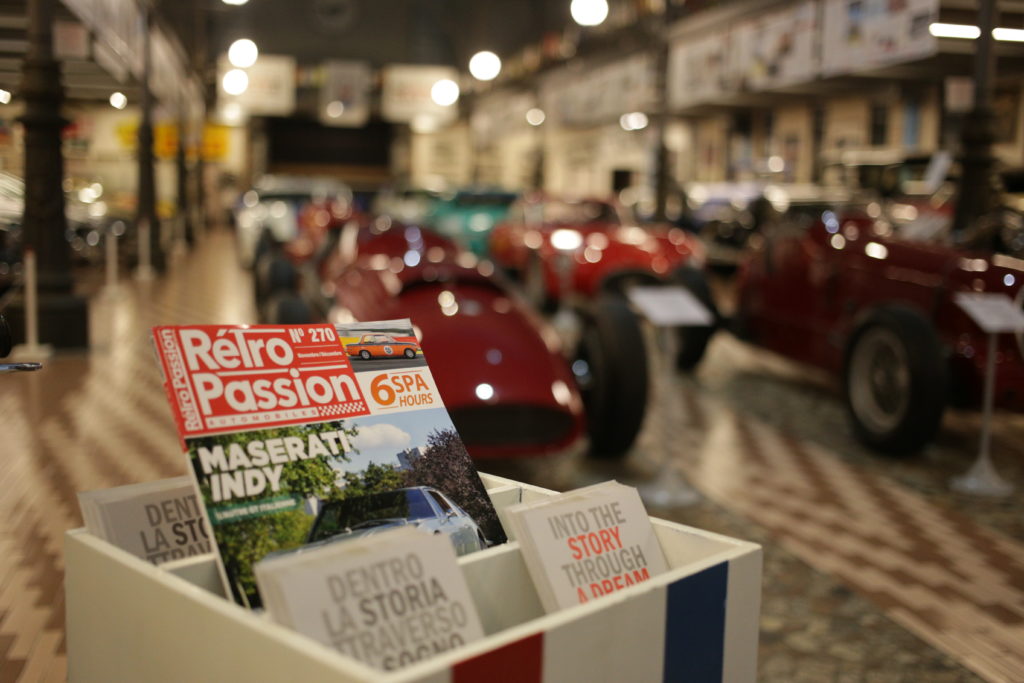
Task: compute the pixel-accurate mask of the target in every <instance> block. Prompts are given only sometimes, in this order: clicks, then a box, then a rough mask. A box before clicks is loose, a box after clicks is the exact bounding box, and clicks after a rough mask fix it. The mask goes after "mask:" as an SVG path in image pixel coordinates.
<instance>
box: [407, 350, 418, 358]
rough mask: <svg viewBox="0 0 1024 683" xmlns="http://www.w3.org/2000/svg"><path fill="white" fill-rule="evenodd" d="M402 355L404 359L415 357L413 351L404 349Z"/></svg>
mask: <svg viewBox="0 0 1024 683" xmlns="http://www.w3.org/2000/svg"><path fill="white" fill-rule="evenodd" d="M404 353H405V357H406V358H415V357H416V352H415V351H413V350H412V349H406V350H405V352H404Z"/></svg>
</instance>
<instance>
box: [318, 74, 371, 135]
mask: <svg viewBox="0 0 1024 683" xmlns="http://www.w3.org/2000/svg"><path fill="white" fill-rule="evenodd" d="M372 77H373V74H372V72H371V71H370V65H369V64H366V63H365V62H342V61H327V62H324V64H323V82H322V83H321V84H320V107H319V118H320V122H321V123H323V124H324V125H326V126H345V127H349V128H361V127H363V126H364V125H366V122H367V121H368V120H369V119H370V81H371V78H372Z"/></svg>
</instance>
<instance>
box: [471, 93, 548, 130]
mask: <svg viewBox="0 0 1024 683" xmlns="http://www.w3.org/2000/svg"><path fill="white" fill-rule="evenodd" d="M536 106H537V99H536V98H535V97H534V96H533V95H532V94H531V93H529V92H510V91H503V90H499V91H493V92H490V93H487V94H485V95H483V96H481V97H480V98H479V99H478V100H477V103H476V105H475V106H474V107H473V114H472V116H470V119H469V125H470V128H471V129H472V130H473V135H475V136H476V137H477V138H478V139H482V140H483V139H490V138H493V137H498V136H501V135H504V134H508V133H512V132H515V131H517V130H524V129H528V128H529V127H530V124H529V123H528V122H527V120H526V113H527V112H528V111H530V110H531V109H532V108H534V107H536Z"/></svg>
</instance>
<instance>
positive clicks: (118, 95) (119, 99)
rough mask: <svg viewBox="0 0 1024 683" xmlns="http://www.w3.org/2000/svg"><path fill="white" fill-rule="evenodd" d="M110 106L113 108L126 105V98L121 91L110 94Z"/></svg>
mask: <svg viewBox="0 0 1024 683" xmlns="http://www.w3.org/2000/svg"><path fill="white" fill-rule="evenodd" d="M110 106H111V107H113V108H114V109H124V108H125V107H126V106H128V98H127V97H125V95H124V93H123V92H115V93H112V94H111V95H110Z"/></svg>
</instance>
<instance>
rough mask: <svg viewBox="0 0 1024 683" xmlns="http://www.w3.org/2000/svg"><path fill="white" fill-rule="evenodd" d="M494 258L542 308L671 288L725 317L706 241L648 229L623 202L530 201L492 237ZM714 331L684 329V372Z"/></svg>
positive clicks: (669, 230) (675, 231) (521, 203)
mask: <svg viewBox="0 0 1024 683" xmlns="http://www.w3.org/2000/svg"><path fill="white" fill-rule="evenodd" d="M490 251H491V258H493V259H494V262H495V263H496V264H498V265H500V266H501V267H503V268H505V269H506V270H507V271H509V272H511V273H512V274H513V275H514V276H515V277H518V278H519V279H521V280H522V283H523V288H524V291H525V293H526V296H527V298H528V299H529V300H531V301H532V302H534V303H535V304H537V305H539V306H541V307H548V308H552V307H553V306H554V304H555V302H559V301H563V300H577V301H578V300H580V299H583V300H589V299H592V298H594V297H596V296H598V295H599V294H601V293H608V292H616V293H619V294H621V293H623V292H624V290H625V288H626V287H627V286H629V285H632V284H644V285H650V284H659V283H668V284H681V285H683V286H685V287H686V288H687V289H689V290H690V291H691V292H692V293H693V294H694V295H695V296H696V297H697V298H698V299H700V300H701V301H702V302H703V303H704V305H705V306H706V307H707V308H708V309H710V310H711V311H712V313H714V314H715V315H717V311H716V309H715V305H714V303H713V301H712V299H711V294H710V290H709V289H708V285H707V282H706V280H705V278H704V273H703V271H702V267H703V264H704V248H703V245H702V244H701V242H700V240H699V239H697V238H696V237H695V236H694V235H692V234H690V233H687V232H686V231H684V230H682V229H680V228H675V227H671V226H667V225H648V226H641V225H640V224H639V223H638V222H637V221H636V220H635V219H634V217H633V216H632V215H631V213H630V212H629V211H628V209H626V208H625V207H624V206H622V205H620V204H618V203H616V202H609V201H604V200H599V199H581V200H561V199H553V198H550V197H546V196H543V195H539V194H536V195H531V196H528V197H523V198H521V199H520V200H518V201H517V202H516V203H515V204H513V205H512V208H511V209H510V211H509V216H508V219H507V220H505V221H504V222H502V223H500V224H499V225H498V226H497V227H495V229H494V231H493V232H492V233H491V242H490ZM712 331H713V328H711V327H688V328H681V330H680V351H679V355H678V358H677V361H678V365H679V367H680V368H682V369H690V368H692V367H693V366H695V365H696V364H697V363H698V362H699V361H700V359H701V357H702V356H703V354H704V350H705V348H706V346H707V342H708V339H709V338H710V336H711V333H712Z"/></svg>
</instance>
